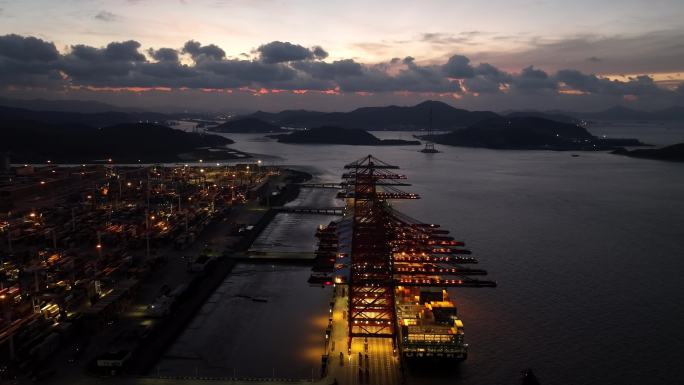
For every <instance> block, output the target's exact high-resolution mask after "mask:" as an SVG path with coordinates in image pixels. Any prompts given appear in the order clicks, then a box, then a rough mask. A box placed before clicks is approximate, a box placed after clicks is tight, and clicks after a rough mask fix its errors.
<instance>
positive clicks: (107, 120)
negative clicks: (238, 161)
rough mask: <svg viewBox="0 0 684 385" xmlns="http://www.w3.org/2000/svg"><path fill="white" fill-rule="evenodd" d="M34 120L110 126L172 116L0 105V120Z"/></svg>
mask: <svg viewBox="0 0 684 385" xmlns="http://www.w3.org/2000/svg"><path fill="white" fill-rule="evenodd" d="M6 120H35V121H40V122H47V123H53V124H67V123H72V124H83V125H87V126H93V127H104V126H111V125H114V124H122V123H137V122H149V123H159V124H163V123H164V122H166V121H167V120H173V117H172V116H169V115H166V114H160V113H157V112H117V111H110V112H94V113H80V112H68V111H36V110H28V109H24V108H13V107H1V106H0V121H6Z"/></svg>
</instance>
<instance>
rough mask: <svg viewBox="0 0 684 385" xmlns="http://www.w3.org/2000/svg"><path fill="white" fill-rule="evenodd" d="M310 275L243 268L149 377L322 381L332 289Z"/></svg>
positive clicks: (290, 269)
mask: <svg viewBox="0 0 684 385" xmlns="http://www.w3.org/2000/svg"><path fill="white" fill-rule="evenodd" d="M308 276H309V268H308V267H302V266H282V265H275V266H273V265H264V264H257V265H251V264H240V265H238V266H236V267H235V268H234V269H233V271H232V273H231V274H230V276H228V277H227V278H226V279H225V280H224V282H223V283H222V284H221V286H220V287H219V288H218V289H217V290H216V291H215V293H214V294H213V295H212V296H211V297H210V298H209V300H208V301H207V302H206V303H205V304H204V306H203V307H202V309H201V310H200V311H199V313H198V314H197V315H196V316H195V318H194V319H193V320H192V322H191V323H190V325H188V327H187V328H186V330H185V331H184V332H183V333H182V334H181V335H180V336H179V337H178V338H177V339H176V341H175V342H174V343H173V345H172V346H171V348H170V349H168V350H167V351H166V353H165V354H164V356H163V357H162V359H161V360H160V361H159V363H158V365H157V368H156V369H154V370H152V372H150V373H149V374H150V375H157V374H158V375H162V376H191V377H234V378H242V377H255V378H276V379H277V378H294V379H309V380H310V379H311V378H312V377H313V378H314V379H316V378H319V376H320V362H321V356H322V354H323V353H324V349H325V328H326V325H327V320H328V317H327V314H326V313H327V309H328V302H329V298H330V290H329V289H321V288H318V287H310V286H309V285H308V284H307V278H308Z"/></svg>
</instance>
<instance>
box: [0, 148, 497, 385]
mask: <svg viewBox="0 0 684 385" xmlns="http://www.w3.org/2000/svg"><path fill="white" fill-rule="evenodd" d="M345 168H346V170H347V171H346V172H345V174H344V175H343V181H342V182H341V183H303V182H305V181H306V179H307V176H305V175H302V173H298V172H296V171H293V170H288V169H283V168H278V167H267V166H263V165H261V164H260V162H258V163H254V164H239V165H231V166H228V165H221V164H216V165H214V164H211V165H209V164H205V165H201V164H200V165H193V166H190V165H175V166H161V165H147V166H116V165H72V166H55V165H43V166H30V165H24V166H16V167H13V168H12V171H11V172H10V173H6V174H5V177H4V178H5V179H4V180H3V184H2V185H0V194H2V196H3V197H5V198H7V199H3V201H2V204H3V205H4V207H3V213H4V214H3V216H2V217H0V218H1V221H0V230H2V235H3V238H4V242H3V243H2V249H1V250H2V253H3V254H2V257H3V259H2V275H1V276H0V284H1V285H2V286H1V288H0V290H1V291H2V293H1V294H0V295H1V297H0V300H1V301H2V314H1V318H0V321H1V322H0V326H1V327H2V329H1V330H0V333H1V334H0V347H2V351H1V353H0V354H2V362H3V363H9V365H5V366H3V369H2V370H3V376H4V377H3V378H29V379H31V380H40V379H43V378H49V377H50V375H51V373H54V371H55V369H54V364H51V360H52V361H54V358H55V357H56V356H57V357H64V356H66V357H68V361H69V362H74V363H75V366H74V367H72V368H70V369H67V371H72V372H74V373H72V376H71V377H67V378H70V379H82V378H83V377H82V374H83V373H82V372H81V370H82V369H85V373H87V375H88V376H92V375H96V376H102V375H106V376H109V377H108V378H110V379H112V382H111V383H115V382H116V381H114V379H115V378H121V376H122V375H123V376H131V375H133V376H136V378H139V376H141V375H142V376H143V377H142V378H145V379H146V380H149V379H152V378H159V373H157V375H156V376H155V372H154V368H155V363H156V362H157V360H158V358H159V357H160V356H161V354H162V352H163V351H164V350H165V349H167V347H168V346H170V344H171V343H172V342H173V341H174V339H175V338H177V337H176V336H178V335H179V334H180V333H181V332H182V331H183V330H184V328H185V327H186V325H188V323H189V322H190V320H192V318H193V317H194V316H195V314H196V313H197V312H199V311H200V308H201V306H202V304H203V303H204V302H205V301H206V300H207V299H208V298H209V296H210V295H212V292H213V291H214V290H217V288H218V287H219V286H220V285H221V282H225V281H224V280H225V279H226V277H227V276H230V271H231V270H232V269H233V267H234V266H235V265H236V264H238V263H242V262H241V261H249V262H248V263H257V264H271V263H286V264H287V263H288V261H289V262H292V263H295V264H301V263H302V262H303V263H306V264H310V265H311V276H310V278H309V283H310V284H311V285H313V286H323V287H330V288H332V292H333V298H332V300H331V301H330V309H329V317H328V327H327V329H326V332H325V336H322V337H323V338H322V343H323V345H324V347H323V348H322V349H321V351H322V353H323V356H322V358H321V361H320V362H321V367H320V370H314V369H313V368H312V371H311V377H310V379H308V380H307V381H313V382H319V383H334V382H335V381H337V383H342V384H347V383H348V384H356V383H369V384H387V383H400V382H401V381H402V378H403V377H404V366H405V365H407V364H408V363H410V362H412V361H416V360H417V361H421V362H431V361H433V360H442V359H446V360H449V361H461V360H464V359H466V358H467V354H468V351H467V348H468V346H467V344H466V343H465V333H464V326H463V321H462V320H461V318H460V316H459V315H458V314H457V312H456V305H455V303H454V302H453V301H452V300H451V299H450V298H449V296H448V293H447V291H446V288H449V287H493V286H495V285H496V283H495V282H493V281H486V280H481V279H476V278H473V277H472V276H481V275H485V274H486V271H484V270H480V269H473V268H466V267H464V266H463V265H466V264H474V263H477V260H476V259H475V258H473V257H471V256H470V251H468V250H467V249H465V248H464V243H463V242H460V241H456V240H454V239H453V238H452V237H450V236H448V231H446V230H444V229H441V228H440V227H439V226H438V225H435V224H426V223H422V222H419V221H417V220H415V219H413V218H410V217H408V216H406V215H404V214H402V213H400V212H398V211H396V210H395V209H393V208H392V206H391V205H390V204H389V201H390V200H393V199H419V198H420V197H419V196H418V195H416V194H411V193H405V192H403V191H401V190H399V189H398V187H397V186H407V185H408V184H407V183H406V181H405V179H406V177H405V176H403V175H400V174H396V173H394V171H393V170H395V169H396V168H397V167H396V166H391V165H388V164H386V163H383V162H381V161H379V160H377V159H375V158H373V157H372V156H369V157H366V158H363V159H361V160H359V161H357V162H354V163H351V164H349V165H347V166H346V167H345ZM303 188H304V189H306V188H309V189H317V188H324V189H335V190H337V191H339V192H338V193H337V197H338V198H340V199H343V200H344V202H345V204H344V206H339V207H308V206H296V205H295V206H293V205H284V203H285V202H287V201H288V200H291V199H293V198H294V197H296V196H297V195H298V193H299V190H300V189H303ZM279 213H287V214H288V215H293V214H307V215H310V214H317V215H323V216H324V217H325V216H330V215H337V216H341V218H340V219H339V220H335V221H333V222H331V223H329V224H328V225H321V226H319V227H318V229H317V230H316V231H315V237H316V239H317V240H318V246H317V247H316V249H315V252H314V253H312V254H311V256H310V257H309V256H302V257H294V256H292V255H287V256H285V257H283V256H282V255H276V254H277V253H265V252H261V251H252V252H251V254H250V252H249V251H248V250H251V249H250V245H252V242H254V240H255V239H256V238H257V236H258V234H259V232H260V231H262V230H263V229H264V228H266V227H267V226H268V224H269V223H270V221H271V220H272V219H273V218H274V217H275V216H276V215H278V214H279ZM243 270H244V269H243ZM257 300H259V301H266V300H265V299H261V298H257ZM112 325H114V326H112ZM84 331H87V332H86V333H84ZM86 336H88V337H86ZM51 368H52V369H51ZM59 370H60V375H62V374H63V371H64V368H60V369H59ZM157 370H158V369H157ZM112 376H117V377H112ZM186 377H187V378H186ZM86 378H89V377H86ZM90 378H92V377H90ZM124 378H127V379H128V380H129V382H130V381H132V379H131V377H124ZM192 379H194V380H197V379H199V377H197V376H195V377H193V376H192V375H190V376H184V377H183V378H165V380H167V381H172V382H173V381H179V383H183V381H184V380H188V381H189V380H192ZM222 379H223V380H225V381H227V382H230V383H240V381H252V382H254V381H259V380H263V381H268V382H277V381H279V380H287V381H292V380H293V379H291V378H290V379H278V378H262V379H254V378H247V379H245V378H238V377H235V376H234V377H230V376H226V377H224V378H222ZM298 380H301V381H304V380H302V379H298ZM331 381H333V382H331ZM105 383H106V382H105Z"/></svg>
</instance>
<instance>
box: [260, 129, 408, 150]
mask: <svg viewBox="0 0 684 385" xmlns="http://www.w3.org/2000/svg"><path fill="white" fill-rule="evenodd" d="M269 137H270V138H275V139H278V142H281V143H300V144H347V145H362V146H406V145H419V144H420V142H419V141H417V140H401V139H384V140H383V139H379V138H378V137H376V136H375V135H373V134H371V133H369V132H368V131H365V130H360V129H357V128H341V127H317V128H312V129H310V130H301V131H294V132H292V133H290V134H278V135H269Z"/></svg>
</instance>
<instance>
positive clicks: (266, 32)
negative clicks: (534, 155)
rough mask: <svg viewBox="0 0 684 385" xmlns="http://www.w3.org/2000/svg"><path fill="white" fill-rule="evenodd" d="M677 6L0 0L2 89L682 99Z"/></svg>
mask: <svg viewBox="0 0 684 385" xmlns="http://www.w3.org/2000/svg"><path fill="white" fill-rule="evenodd" d="M682 20H684V1H682V0H648V1H647V0H644V1H634V0H622V1H618V0H593V1H586V0H574V1H561V0H547V1H543V0H541V1H534V0H529V1H514V0H508V1H503V0H490V1H486V2H484V1H459V0H449V1H442V0H365V1H357V0H345V1H321V0H290V1H287V0H164V1H162V0H106V1H104V0H61V1H54V0H21V1H16V0H0V95H2V96H3V97H13V98H47V99H88V100H99V101H104V102H109V103H113V104H117V105H124V106H137V107H141V106H143V107H150V108H152V107H159V106H177V107H181V108H188V109H207V110H223V111H230V110H256V109H261V110H269V111H277V110H282V109H288V108H307V109H318V110H328V111H331V110H349V109H352V108H355V107H360V106H370V105H387V104H399V105H410V104H415V103H417V102H420V101H421V100H425V99H436V100H442V101H445V102H447V103H449V104H452V105H454V106H457V107H462V108H468V109H487V110H496V111H501V110H508V109H538V110H546V109H564V110H584V111H590V110H598V109H602V108H606V107H610V106H613V105H625V106H630V107H634V108H642V109H656V108H664V107H668V106H672V105H684V86H683V85H682V84H683V83H684V22H682Z"/></svg>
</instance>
